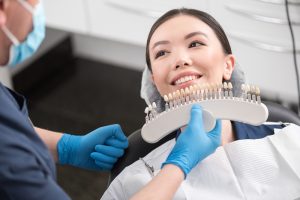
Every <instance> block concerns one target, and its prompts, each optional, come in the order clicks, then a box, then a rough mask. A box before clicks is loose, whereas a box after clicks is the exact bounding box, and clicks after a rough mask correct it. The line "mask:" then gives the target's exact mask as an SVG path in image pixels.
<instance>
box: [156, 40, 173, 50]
mask: <svg viewBox="0 0 300 200" xmlns="http://www.w3.org/2000/svg"><path fill="white" fill-rule="evenodd" d="M169 43H170V42H169V41H167V40H162V41H158V42H155V43H154V44H153V46H152V49H154V48H155V47H157V46H158V45H161V44H169Z"/></svg>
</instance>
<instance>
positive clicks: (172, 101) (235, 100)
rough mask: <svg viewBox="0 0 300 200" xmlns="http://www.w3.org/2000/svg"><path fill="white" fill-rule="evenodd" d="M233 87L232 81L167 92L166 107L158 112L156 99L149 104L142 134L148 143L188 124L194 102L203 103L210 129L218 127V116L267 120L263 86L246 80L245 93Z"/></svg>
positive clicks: (249, 121) (253, 122) (206, 125)
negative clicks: (236, 95) (238, 94)
mask: <svg viewBox="0 0 300 200" xmlns="http://www.w3.org/2000/svg"><path fill="white" fill-rule="evenodd" d="M232 88H233V86H232V84H231V83H230V82H229V83H226V82H224V83H223V85H222V84H214V85H207V84H206V85H193V86H190V87H189V88H185V89H184V90H183V89H182V90H180V91H179V90H177V91H176V92H173V93H172V94H168V95H164V100H165V102H166V105H165V107H166V110H165V111H163V112H161V113H158V112H157V111H156V104H155V103H154V104H152V105H149V107H147V108H146V110H145V113H146V123H145V124H144V126H143V127H142V130H141V134H142V138H143V139H144V140H145V141H146V142H148V143H156V142H158V141H159V140H160V139H162V138H163V137H165V136H166V135H168V134H169V133H172V132H173V131H175V130H177V129H179V128H181V127H183V126H185V125H187V124H188V122H189V119H190V111H191V108H192V105H193V104H200V105H201V107H202V109H203V125H204V129H205V131H206V132H209V131H211V130H212V129H213V128H214V127H215V124H216V119H227V120H232V121H239V122H243V123H246V124H251V125H260V124H262V123H264V122H265V121H266V120H267V118H268V115H269V112H268V109H267V107H266V106H265V105H264V104H263V103H261V98H260V90H259V88H258V87H256V86H250V85H245V84H243V85H242V86H241V89H242V92H243V93H242V96H241V97H234V96H233V93H232ZM146 111H147V112H146ZM150 116H151V117H150Z"/></svg>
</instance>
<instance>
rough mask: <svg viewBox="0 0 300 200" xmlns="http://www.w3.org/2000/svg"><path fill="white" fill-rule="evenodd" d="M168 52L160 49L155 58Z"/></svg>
mask: <svg viewBox="0 0 300 200" xmlns="http://www.w3.org/2000/svg"><path fill="white" fill-rule="evenodd" d="M166 53H167V52H166V51H164V50H162V51H159V52H157V53H156V54H155V59H157V58H159V57H161V56H164V55H165V54H166Z"/></svg>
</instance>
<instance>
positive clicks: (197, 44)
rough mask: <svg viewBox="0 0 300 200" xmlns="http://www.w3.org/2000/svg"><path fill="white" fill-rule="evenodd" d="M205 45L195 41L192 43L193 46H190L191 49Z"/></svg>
mask: <svg viewBox="0 0 300 200" xmlns="http://www.w3.org/2000/svg"><path fill="white" fill-rule="evenodd" d="M203 45H205V44H204V43H203V42H199V41H193V42H191V44H190V45H189V48H193V47H198V46H203Z"/></svg>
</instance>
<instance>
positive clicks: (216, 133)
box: [207, 119, 222, 146]
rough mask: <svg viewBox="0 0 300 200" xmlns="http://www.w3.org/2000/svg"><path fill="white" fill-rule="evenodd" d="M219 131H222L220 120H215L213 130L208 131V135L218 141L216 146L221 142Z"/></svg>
mask: <svg viewBox="0 0 300 200" xmlns="http://www.w3.org/2000/svg"><path fill="white" fill-rule="evenodd" d="M221 133H222V122H221V120H219V119H218V120H217V121H216V125H215V127H214V129H213V130H211V131H210V132H208V134H207V135H208V137H209V138H211V139H212V140H214V141H215V142H216V143H218V146H219V145H220V143H221Z"/></svg>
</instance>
